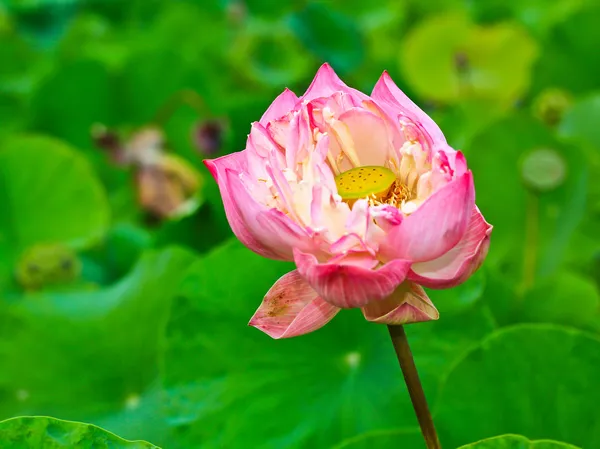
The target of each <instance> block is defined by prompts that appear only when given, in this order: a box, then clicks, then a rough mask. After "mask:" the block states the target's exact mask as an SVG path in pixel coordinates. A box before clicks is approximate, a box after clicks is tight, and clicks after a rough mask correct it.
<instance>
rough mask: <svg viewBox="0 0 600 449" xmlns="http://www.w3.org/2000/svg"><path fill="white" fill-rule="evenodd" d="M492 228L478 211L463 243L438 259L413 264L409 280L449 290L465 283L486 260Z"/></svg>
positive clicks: (459, 243)
mask: <svg viewBox="0 0 600 449" xmlns="http://www.w3.org/2000/svg"><path fill="white" fill-rule="evenodd" d="M492 228H493V227H492V226H491V225H490V224H488V223H487V222H486V221H485V219H484V218H483V215H481V213H480V212H479V209H478V208H477V207H475V208H474V209H473V214H472V216H471V221H470V222H469V227H468V229H467V231H466V232H465V235H464V236H463V238H462V239H461V240H460V242H458V244H457V245H456V246H455V247H454V248H452V249H451V250H450V251H448V252H447V253H446V254H444V255H443V256H441V257H438V258H437V259H434V260H431V261H429V262H422V263H416V264H414V265H413V266H412V268H411V272H410V274H409V275H408V278H409V279H410V280H411V281H414V282H417V283H419V284H421V285H423V286H425V287H429V288H450V287H454V286H456V285H458V284H461V283H463V282H464V281H466V280H467V279H468V278H469V277H470V276H471V275H472V274H473V273H474V272H475V271H476V270H477V269H478V268H479V266H480V265H481V263H482V262H483V259H485V256H486V254H487V251H488V248H489V246H490V234H491V233H492Z"/></svg>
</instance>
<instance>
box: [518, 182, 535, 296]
mask: <svg viewBox="0 0 600 449" xmlns="http://www.w3.org/2000/svg"><path fill="white" fill-rule="evenodd" d="M539 208H540V207H539V201H538V197H537V194H536V193H533V192H527V212H526V213H527V215H526V219H525V242H524V245H523V247H524V254H523V279H522V281H521V286H520V291H519V293H520V295H523V294H524V293H525V292H526V291H527V290H528V289H529V288H531V286H532V285H533V284H534V282H535V272H536V266H537V252H538V233H539Z"/></svg>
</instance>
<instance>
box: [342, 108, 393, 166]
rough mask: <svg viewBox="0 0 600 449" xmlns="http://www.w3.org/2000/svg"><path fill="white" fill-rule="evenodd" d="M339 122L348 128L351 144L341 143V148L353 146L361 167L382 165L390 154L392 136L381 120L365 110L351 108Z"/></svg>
mask: <svg viewBox="0 0 600 449" xmlns="http://www.w3.org/2000/svg"><path fill="white" fill-rule="evenodd" d="M339 120H340V121H341V122H342V123H344V124H345V125H346V126H347V127H348V134H349V135H350V137H351V138H352V142H342V146H343V147H347V146H348V145H353V146H354V149H355V151H356V154H357V155H358V159H359V160H360V163H361V165H380V166H382V165H384V164H385V161H386V160H387V159H388V157H389V156H390V155H391V153H392V151H393V150H392V145H391V144H392V136H391V135H390V134H389V133H388V128H387V126H386V124H385V122H384V121H383V119H382V118H381V117H379V116H377V115H375V114H374V113H372V112H370V111H367V110H366V109H360V108H352V109H350V110H348V111H346V112H344V113H343V114H342V115H340V117H339Z"/></svg>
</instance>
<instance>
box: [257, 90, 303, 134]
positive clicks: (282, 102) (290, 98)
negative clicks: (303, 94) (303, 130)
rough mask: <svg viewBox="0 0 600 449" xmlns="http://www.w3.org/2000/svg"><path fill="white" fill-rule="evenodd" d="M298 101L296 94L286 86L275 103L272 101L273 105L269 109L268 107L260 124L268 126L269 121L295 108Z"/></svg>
mask: <svg viewBox="0 0 600 449" xmlns="http://www.w3.org/2000/svg"><path fill="white" fill-rule="evenodd" d="M297 102H298V97H297V96H296V94H295V93H294V92H292V91H291V90H289V89H287V88H286V89H285V90H284V91H283V92H282V93H281V94H279V96H278V97H277V98H275V100H274V101H273V103H271V106H269V109H267V110H266V112H265V113H264V114H263V116H262V117H261V118H260V124H261V125H263V126H267V123H269V122H270V121H273V120H277V119H278V118H281V117H283V116H284V115H286V114H287V113H288V112H290V111H291V110H293V109H294V107H295V106H296V103H297Z"/></svg>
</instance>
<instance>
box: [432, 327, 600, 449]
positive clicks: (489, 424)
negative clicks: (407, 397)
mask: <svg viewBox="0 0 600 449" xmlns="http://www.w3.org/2000/svg"><path fill="white" fill-rule="evenodd" d="M598 376H600V339H599V338H598V337H596V336H592V335H590V334H587V333H585V332H582V331H579V330H575V329H570V328H565V327H559V326H555V325H550V324H537V325H536V324H523V325H517V326H512V327H507V328H503V329H500V330H498V331H496V332H494V333H493V334H491V335H490V336H489V337H488V338H486V339H484V340H483V341H482V342H481V344H480V345H478V346H477V347H475V348H474V349H472V350H471V351H470V352H468V353H467V354H466V355H465V357H464V358H463V359H462V360H461V361H460V362H459V363H457V364H456V365H455V367H454V369H453V370H452V371H451V372H450V374H449V375H448V377H447V379H446V381H445V383H444V386H443V391H442V393H441V396H440V400H439V402H438V406H437V407H436V408H435V412H434V413H435V420H436V423H437V426H438V429H439V431H440V435H441V440H442V443H443V444H444V445H445V446H447V447H456V446H460V445H461V444H466V443H468V442H469V441H472V440H473V439H482V438H487V437H491V436H494V435H502V434H506V433H515V434H520V435H528V436H530V437H531V438H535V439H552V440H557V441H565V442H568V443H570V444H574V445H577V446H580V447H586V448H587V447H589V448H592V447H599V445H600V416H599V415H598V413H597V406H598V401H600V391H599V390H598V389H595V388H590V383H589V382H590V379H597V378H598ZM484 447H485V446H484ZM490 447H493V446H490ZM509 447H510V446H509ZM517 447H518V446H517ZM525 447H527V446H525Z"/></svg>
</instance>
